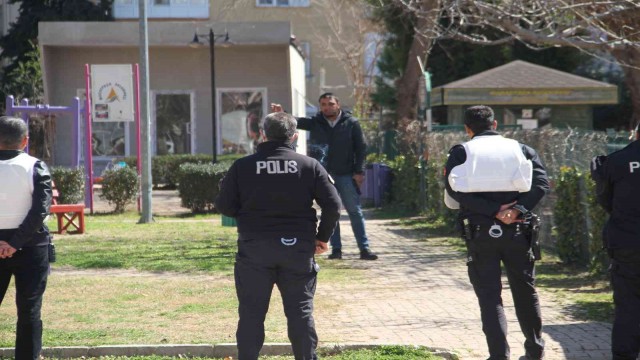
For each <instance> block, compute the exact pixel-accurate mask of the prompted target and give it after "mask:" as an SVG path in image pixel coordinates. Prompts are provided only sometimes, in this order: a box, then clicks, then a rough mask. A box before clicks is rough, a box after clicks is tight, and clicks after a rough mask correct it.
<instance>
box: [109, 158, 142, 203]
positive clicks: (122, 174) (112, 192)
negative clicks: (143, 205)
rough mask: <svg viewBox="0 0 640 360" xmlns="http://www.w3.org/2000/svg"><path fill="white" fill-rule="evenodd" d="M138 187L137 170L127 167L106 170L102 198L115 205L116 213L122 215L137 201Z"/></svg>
mask: <svg viewBox="0 0 640 360" xmlns="http://www.w3.org/2000/svg"><path fill="white" fill-rule="evenodd" d="M138 186H139V180H138V173H137V172H136V170H135V168H132V167H129V166H125V167H120V168H115V169H109V170H105V172H104V174H103V180H102V194H101V195H100V197H102V198H103V199H105V200H107V202H109V204H113V205H115V209H114V212H115V213H122V212H124V209H125V207H126V206H127V204H129V203H131V202H133V201H134V200H135V199H136V196H137V195H138Z"/></svg>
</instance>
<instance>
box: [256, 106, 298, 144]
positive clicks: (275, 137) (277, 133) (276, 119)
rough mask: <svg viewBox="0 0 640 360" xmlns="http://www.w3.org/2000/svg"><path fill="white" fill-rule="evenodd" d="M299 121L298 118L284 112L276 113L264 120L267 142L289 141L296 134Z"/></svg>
mask: <svg viewBox="0 0 640 360" xmlns="http://www.w3.org/2000/svg"><path fill="white" fill-rule="evenodd" d="M297 126H298V121H297V120H296V118H295V117H294V116H293V115H291V114H287V113H284V112H276V113H271V114H269V115H267V116H266V117H265V118H264V134H265V135H266V136H267V140H271V141H287V140H290V139H291V138H292V137H293V135H294V134H295V133H296V128H297Z"/></svg>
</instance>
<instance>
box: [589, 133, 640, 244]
mask: <svg viewBox="0 0 640 360" xmlns="http://www.w3.org/2000/svg"><path fill="white" fill-rule="evenodd" d="M598 158H599V160H600V161H599V164H595V163H594V162H592V169H591V170H592V171H591V177H592V178H593V180H595V182H596V197H597V200H598V203H600V205H602V207H604V209H605V210H606V211H607V212H608V213H609V214H610V215H611V216H610V217H609V220H608V221H607V223H606V225H605V228H604V234H603V235H604V239H605V246H607V247H608V248H611V249H619V248H632V249H639V248H640V226H639V224H640V186H639V185H640V141H639V140H636V141H634V142H632V143H631V144H629V145H628V146H626V147H625V148H624V149H622V150H619V151H616V152H614V153H612V154H611V155H609V156H608V157H598ZM594 165H595V166H594ZM598 165H599V166H598Z"/></svg>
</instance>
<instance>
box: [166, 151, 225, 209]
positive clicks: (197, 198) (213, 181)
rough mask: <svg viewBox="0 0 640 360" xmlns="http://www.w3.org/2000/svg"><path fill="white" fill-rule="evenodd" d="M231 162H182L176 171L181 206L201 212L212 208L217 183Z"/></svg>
mask: <svg viewBox="0 0 640 360" xmlns="http://www.w3.org/2000/svg"><path fill="white" fill-rule="evenodd" d="M231 164H232V162H230V161H224V162H219V163H217V164H211V163H206V164H189V163H187V164H182V165H180V168H179V171H178V193H179V194H180V200H181V202H182V206H184V207H186V208H189V209H191V211H192V212H193V213H202V212H206V211H212V210H213V209H214V201H215V199H216V196H217V195H218V183H219V182H220V179H222V178H223V177H224V176H225V175H226V173H227V171H228V170H229V167H230V166H231Z"/></svg>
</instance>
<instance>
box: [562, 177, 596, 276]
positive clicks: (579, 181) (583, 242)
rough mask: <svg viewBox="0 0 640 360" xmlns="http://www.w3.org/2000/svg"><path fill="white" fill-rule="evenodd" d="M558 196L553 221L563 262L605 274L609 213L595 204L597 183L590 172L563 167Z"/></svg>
mask: <svg viewBox="0 0 640 360" xmlns="http://www.w3.org/2000/svg"><path fill="white" fill-rule="evenodd" d="M555 193H556V195H557V200H556V203H555V206H554V221H555V224H556V229H555V231H556V238H557V248H558V255H559V256H560V259H561V260H562V261H563V262H565V263H580V264H586V265H589V268H590V269H591V270H592V271H594V272H603V271H604V270H606V267H607V262H608V259H607V256H606V253H605V251H604V250H603V249H602V229H603V227H604V223H605V221H606V219H607V214H606V212H605V211H604V209H602V207H601V206H600V205H599V204H598V203H597V201H596V196H595V183H594V182H593V180H591V177H590V176H589V173H588V172H587V171H585V172H581V171H580V170H579V169H578V168H576V167H568V166H566V167H562V168H560V172H559V177H558V182H557V184H556V189H555Z"/></svg>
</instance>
